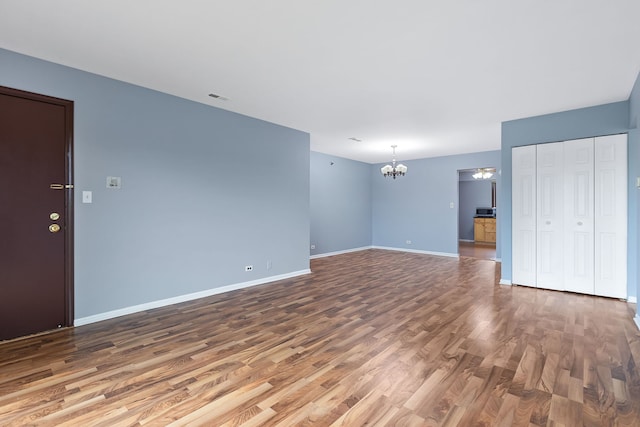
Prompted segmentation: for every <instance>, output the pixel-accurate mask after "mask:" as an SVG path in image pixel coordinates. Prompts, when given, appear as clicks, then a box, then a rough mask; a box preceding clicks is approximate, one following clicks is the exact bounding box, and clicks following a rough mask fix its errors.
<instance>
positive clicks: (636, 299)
mask: <svg viewBox="0 0 640 427" xmlns="http://www.w3.org/2000/svg"><path fill="white" fill-rule="evenodd" d="M627 302H630V303H633V304H637V303H638V298H636V297H629V298H627Z"/></svg>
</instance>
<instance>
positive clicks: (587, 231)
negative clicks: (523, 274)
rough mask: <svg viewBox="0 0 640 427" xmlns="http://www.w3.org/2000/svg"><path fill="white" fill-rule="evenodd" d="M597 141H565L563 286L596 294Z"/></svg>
mask: <svg viewBox="0 0 640 427" xmlns="http://www.w3.org/2000/svg"><path fill="white" fill-rule="evenodd" d="M593 168H594V139H593V138H588V139H578V140H573V141H565V142H564V261H565V263H564V286H565V289H566V290H568V291H572V292H580V293H585V294H593V293H594V268H593V265H594V196H593V194H594V169H593Z"/></svg>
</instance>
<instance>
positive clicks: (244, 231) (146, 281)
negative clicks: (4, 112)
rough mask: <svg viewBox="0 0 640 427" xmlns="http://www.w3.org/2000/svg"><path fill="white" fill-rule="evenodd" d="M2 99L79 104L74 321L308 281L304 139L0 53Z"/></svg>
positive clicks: (260, 123) (306, 151) (152, 93)
mask: <svg viewBox="0 0 640 427" xmlns="http://www.w3.org/2000/svg"><path fill="white" fill-rule="evenodd" d="M0 85H3V86H9V87H13V88H17V89H22V90H26V91H31V92H37V93H41V94H45V95H50V96H55V97H60V98H65V99H70V100H73V101H74V102H75V126H74V144H75V159H74V161H75V188H76V191H75V303H76V307H75V317H76V319H77V318H82V317H86V316H92V315H97V314H100V313H104V312H108V311H113V310H118V309H122V308H125V307H130V306H134V305H140V304H145V303H149V302H153V301H158V300H163V299H167V298H172V297H177V296H180V295H185V294H190V293H197V292H202V291H205V290H209V289H213V288H218V287H222V286H227V285H233V284H237V283H244V282H250V281H255V280H258V281H259V280H260V279H262V278H269V277H273V276H278V275H287V274H297V273H300V272H305V271H308V268H309V228H310V215H309V135H308V134H307V133H304V132H300V131H296V130H293V129H289V128H285V127H282V126H277V125H274V124H271V123H267V122H264V121H260V120H256V119H252V118H249V117H246V116H242V115H239V114H235V113H231V112H227V111H224V110H220V109H217V108H214V107H210V106H206V105H204V104H199V103H195V102H191V101H187V100H184V99H180V98H177V97H173V96H170V95H167V94H163V93H159V92H155V91H152V90H148V89H144V88H141V87H137V86H134V85H130V84H126V83H123V82H118V81H115V80H111V79H107V78H104V77H100V76H97V75H94V74H90V73H86V72H83V71H79V70H75V69H72V68H68V67H64V66H61V65H56V64H53V63H50V62H46V61H42V60H38V59H35V58H31V57H27V56H23V55H19V54H16V53H13V52H9V51H6V50H2V49H0ZM203 90H205V89H203ZM203 96H204V93H203ZM107 176H121V177H122V189H121V190H113V189H111V190H109V189H107V188H106V177H107ZM83 190H91V191H93V204H82V203H81V192H82V191H83ZM268 261H270V262H271V264H270V265H271V268H270V269H267V262H268ZM249 264H252V265H253V266H254V270H253V272H249V273H247V272H245V271H244V266H245V265H249Z"/></svg>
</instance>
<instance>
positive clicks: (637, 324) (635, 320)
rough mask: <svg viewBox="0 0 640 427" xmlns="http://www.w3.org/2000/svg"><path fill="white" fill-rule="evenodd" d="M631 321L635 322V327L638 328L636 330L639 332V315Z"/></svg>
mask: <svg viewBox="0 0 640 427" xmlns="http://www.w3.org/2000/svg"><path fill="white" fill-rule="evenodd" d="M633 321H634V322H636V326H637V327H638V330H640V315H637V314H636V317H634V318H633Z"/></svg>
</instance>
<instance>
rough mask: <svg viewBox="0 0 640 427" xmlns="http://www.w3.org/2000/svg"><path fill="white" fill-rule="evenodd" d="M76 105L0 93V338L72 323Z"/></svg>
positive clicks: (7, 91)
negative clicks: (72, 158)
mask: <svg viewBox="0 0 640 427" xmlns="http://www.w3.org/2000/svg"><path fill="white" fill-rule="evenodd" d="M72 129H73V103H72V102H71V101H65V100H62V99H57V98H50V97H46V96H42V95H36V94H32V93H27V92H22V91H17V90H14V89H9V88H5V87H0V340H5V339H10V338H15V337H19V336H22V335H28V334H33V333H36V332H42V331H47V330H51V329H56V328H59V327H63V326H70V325H71V324H72V323H73V282H72V272H73V270H72V258H73V257H72V218H71V213H72V209H71V207H72V206H71V202H72V200H73V198H72V197H71V196H72V191H73V190H72V189H71V188H70V184H71V170H72V168H71V154H72V149H71V148H72Z"/></svg>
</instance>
